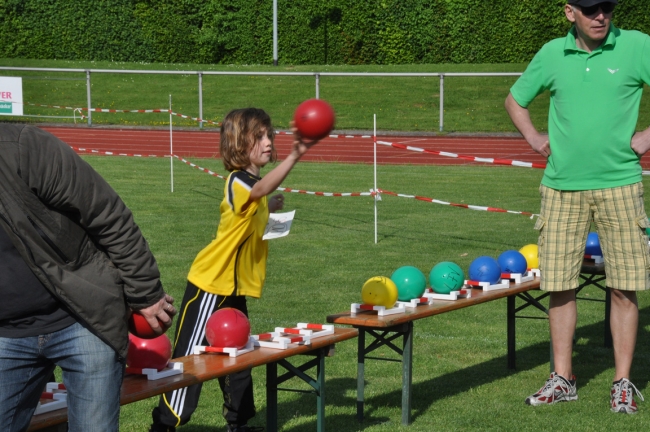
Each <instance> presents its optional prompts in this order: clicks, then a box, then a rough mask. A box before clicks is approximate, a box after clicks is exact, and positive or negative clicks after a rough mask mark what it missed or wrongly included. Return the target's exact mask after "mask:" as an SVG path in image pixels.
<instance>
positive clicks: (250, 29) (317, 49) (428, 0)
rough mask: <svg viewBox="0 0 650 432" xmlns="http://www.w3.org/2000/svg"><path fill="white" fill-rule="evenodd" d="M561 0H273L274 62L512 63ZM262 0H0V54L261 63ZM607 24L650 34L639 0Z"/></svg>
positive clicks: (266, 0) (550, 28) (549, 32)
mask: <svg viewBox="0 0 650 432" xmlns="http://www.w3.org/2000/svg"><path fill="white" fill-rule="evenodd" d="M564 3H565V2H564V0H493V1H485V0H278V10H279V17H278V28H279V30H278V33H279V48H278V51H279V60H280V63H282V64H408V63H510V62H524V61H528V60H530V59H531V57H532V56H533V54H534V53H535V52H536V51H537V50H538V49H539V48H540V47H541V45H542V44H543V43H544V42H546V41H548V40H549V39H551V38H555V37H560V36H562V35H564V34H566V32H567V30H568V28H569V23H568V21H567V20H566V18H565V17H564V13H563V7H564ZM272 5H273V2H272V0H205V1H202V2H197V1H196V0H86V1H84V2H71V1H69V0H0V13H1V14H2V15H1V16H0V32H1V33H0V57H10V58H15V57H21V58H41V59H68V60H113V61H142V62H174V63H179V62H183V63H220V64H231V63H233V64H269V63H272V61H273V49H272V40H273V39H272V37H273V36H272ZM614 22H615V24H616V25H618V26H619V27H621V28H628V29H637V30H641V31H643V32H645V33H650V13H648V0H621V4H620V5H619V6H618V8H617V10H616V11H615V16H614Z"/></svg>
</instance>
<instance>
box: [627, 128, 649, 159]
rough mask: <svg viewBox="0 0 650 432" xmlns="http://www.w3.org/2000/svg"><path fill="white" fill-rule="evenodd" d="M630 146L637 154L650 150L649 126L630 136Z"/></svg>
mask: <svg viewBox="0 0 650 432" xmlns="http://www.w3.org/2000/svg"><path fill="white" fill-rule="evenodd" d="M630 147H632V150H634V153H636V154H638V155H639V156H643V155H644V154H646V152H647V151H648V150H650V128H648V129H646V130H644V131H643V132H637V133H635V134H634V136H633V137H632V142H631V143H630Z"/></svg>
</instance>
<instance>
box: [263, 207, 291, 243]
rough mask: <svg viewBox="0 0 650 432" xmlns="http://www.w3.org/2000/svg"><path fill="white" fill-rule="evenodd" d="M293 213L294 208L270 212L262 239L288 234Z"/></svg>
mask: <svg viewBox="0 0 650 432" xmlns="http://www.w3.org/2000/svg"><path fill="white" fill-rule="evenodd" d="M295 214H296V211H295V210H293V211H290V212H286V213H270V214H269V222H268V223H267V224H266V229H265V230H264V236H263V237H262V240H271V239H276V238H280V237H284V236H286V235H289V230H290V229H291V222H293V217H294V216H295Z"/></svg>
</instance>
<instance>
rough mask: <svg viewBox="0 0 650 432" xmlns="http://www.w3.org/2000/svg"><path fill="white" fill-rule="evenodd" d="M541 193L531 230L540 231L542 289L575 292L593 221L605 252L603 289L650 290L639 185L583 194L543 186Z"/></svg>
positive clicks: (645, 219)
mask: <svg viewBox="0 0 650 432" xmlns="http://www.w3.org/2000/svg"><path fill="white" fill-rule="evenodd" d="M539 192H540V195H541V196H542V208H541V211H540V213H541V215H540V217H539V219H538V220H537V223H536V224H535V229H537V230H539V240H538V246H539V268H540V271H541V276H542V277H541V286H540V288H541V289H543V290H545V291H567V290H571V289H576V288H578V286H579V285H580V279H579V277H580V268H581V265H582V261H583V258H584V253H585V244H586V241H587V234H588V233H589V229H590V227H591V223H592V221H593V223H594V225H595V226H596V230H597V232H598V237H599V239H600V246H601V248H602V250H603V256H604V259H605V274H606V275H607V286H608V287H610V288H615V289H618V290H625V291H642V290H646V289H648V288H650V279H649V278H648V274H649V271H650V248H649V247H648V236H647V235H646V232H645V228H646V227H648V226H649V224H648V217H647V216H646V214H645V208H644V204H643V183H640V182H639V183H635V184H631V185H627V186H620V187H614V188H608V189H596V190H585V191H560V190H555V189H551V188H549V187H546V186H544V185H541V186H540V188H539Z"/></svg>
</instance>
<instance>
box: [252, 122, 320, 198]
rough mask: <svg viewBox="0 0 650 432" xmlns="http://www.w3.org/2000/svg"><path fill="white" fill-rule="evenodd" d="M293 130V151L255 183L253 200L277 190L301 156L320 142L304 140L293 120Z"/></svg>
mask: <svg viewBox="0 0 650 432" xmlns="http://www.w3.org/2000/svg"><path fill="white" fill-rule="evenodd" d="M291 131H292V132H293V149H292V150H291V153H290V154H289V156H287V158H286V159H285V160H283V161H282V162H281V163H280V165H278V166H277V167H275V168H274V169H273V170H271V171H270V172H269V173H268V174H266V175H265V176H264V177H263V178H262V180H260V181H258V182H257V183H255V185H254V186H253V189H252V190H251V194H250V200H251V201H254V200H258V199H260V198H262V197H263V196H266V195H268V194H270V193H272V192H273V191H274V190H276V189H277V188H278V186H280V184H281V183H282V182H283V181H284V179H285V178H286V177H287V175H289V172H290V171H291V169H292V168H293V166H294V165H295V164H296V163H298V161H299V160H300V158H301V157H302V156H303V155H304V154H305V153H307V151H308V150H309V149H310V148H311V147H312V146H314V145H315V144H317V143H318V141H311V142H304V141H303V140H302V137H301V136H300V135H299V134H298V130H297V129H296V128H295V127H293V122H291Z"/></svg>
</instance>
